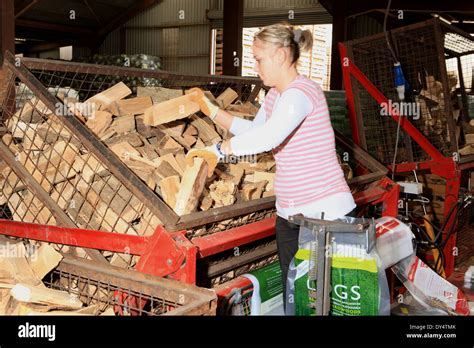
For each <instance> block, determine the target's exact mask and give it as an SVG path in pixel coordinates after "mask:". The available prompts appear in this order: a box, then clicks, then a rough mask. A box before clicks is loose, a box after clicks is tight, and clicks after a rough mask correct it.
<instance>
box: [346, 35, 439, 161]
mask: <svg viewBox="0 0 474 348" xmlns="http://www.w3.org/2000/svg"><path fill="white" fill-rule="evenodd" d="M340 49H341V61H342V62H343V64H342V66H343V68H346V69H349V72H350V75H352V76H354V78H356V79H357V81H359V82H360V83H361V84H362V86H363V87H364V88H365V89H366V90H367V92H369V93H370V95H371V96H372V97H373V98H374V99H375V100H376V101H377V103H378V104H379V105H381V104H383V103H385V104H386V105H387V106H388V113H389V114H390V116H391V117H392V118H393V119H394V120H395V121H396V122H397V123H398V122H399V119H400V115H399V113H398V112H396V110H394V109H393V108H392V106H391V103H389V101H388V99H387V97H385V96H384V95H383V93H382V92H380V91H379V90H378V89H377V87H375V85H374V84H373V83H372V82H371V81H370V80H369V79H368V78H367V77H366V76H365V75H364V74H363V73H362V71H360V70H359V68H358V67H357V66H356V65H355V64H354V63H353V62H352V61H350V59H349V57H347V52H346V49H345V47H344V45H343V44H342V43H341V44H340ZM346 75H347V73H346ZM346 79H350V77H347V78H346ZM345 82H346V80H345ZM346 92H347V88H346ZM400 125H401V127H402V128H403V129H404V130H405V131H406V132H407V133H408V134H409V135H410V136H411V137H412V138H413V139H414V140H415V141H416V142H417V143H418V145H420V146H421V148H422V149H423V150H424V151H426V153H427V154H428V155H430V157H432V158H433V159H436V160H441V159H443V158H444V157H443V155H442V154H441V153H440V152H439V151H438V150H437V149H436V148H435V147H434V146H433V145H432V144H431V143H430V142H429V140H428V139H426V137H425V136H424V135H423V134H422V133H421V132H420V131H419V130H418V129H416V127H415V126H413V124H412V123H411V122H409V121H408V120H407V119H406V117H405V118H402V119H401V121H400Z"/></svg>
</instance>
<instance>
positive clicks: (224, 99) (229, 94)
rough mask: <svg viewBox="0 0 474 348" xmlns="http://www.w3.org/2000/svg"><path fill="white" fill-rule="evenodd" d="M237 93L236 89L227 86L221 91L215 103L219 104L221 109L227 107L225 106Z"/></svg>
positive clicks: (231, 101) (235, 97)
mask: <svg viewBox="0 0 474 348" xmlns="http://www.w3.org/2000/svg"><path fill="white" fill-rule="evenodd" d="M238 97H239V95H238V94H237V92H236V91H234V90H233V89H232V88H230V87H229V88H227V89H226V90H225V91H224V92H222V93H221V94H220V95H219V96H218V97H217V98H216V100H217V103H218V104H219V105H220V107H221V108H222V109H227V107H228V106H229V105H230V104H232V103H233V102H234V101H235V100H236V99H237V98H238Z"/></svg>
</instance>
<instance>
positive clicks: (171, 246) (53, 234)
mask: <svg viewBox="0 0 474 348" xmlns="http://www.w3.org/2000/svg"><path fill="white" fill-rule="evenodd" d="M398 193H399V187H398V185H396V184H395V183H393V182H392V181H391V180H390V179H388V178H383V179H381V180H380V181H379V182H378V183H377V186H375V187H373V188H370V189H368V190H366V191H363V192H359V193H356V194H355V195H354V198H355V201H356V203H357V205H359V206H361V205H365V204H377V203H380V202H383V203H384V215H390V216H396V212H397V208H398ZM274 233H275V218H274V217H273V218H268V219H264V220H261V221H258V222H254V223H251V224H247V225H243V226H239V227H235V228H233V229H230V230H227V231H224V232H220V233H214V234H211V235H209V236H204V237H197V238H194V239H192V240H189V239H187V238H186V236H185V234H186V231H178V232H173V233H170V232H168V231H166V230H165V229H164V227H163V226H162V225H159V226H157V228H156V230H155V233H154V234H153V235H151V236H148V237H140V236H132V235H125V234H120V233H111V232H103V231H94V230H85V229H79V228H67V227H57V226H48V225H38V224H30V223H23V222H17V221H11V220H4V219H0V234H3V235H8V236H13V237H18V238H29V239H34V240H40V241H45V242H50V243H57V244H64V245H70V246H76V247H82V248H92V249H98V250H106V251H111V252H116V253H122V254H123V253H125V254H131V255H137V256H140V260H139V261H138V263H137V265H136V267H135V268H136V269H137V270H138V271H140V272H143V273H147V274H152V275H156V276H161V277H164V276H167V277H170V278H173V279H178V280H180V281H183V282H186V283H190V284H195V282H196V261H197V258H204V257H207V256H210V255H214V254H217V253H219V252H222V251H224V250H229V249H232V248H235V247H239V246H242V245H244V244H247V243H250V242H253V241H256V240H260V239H263V238H266V237H269V236H271V235H273V234H274Z"/></svg>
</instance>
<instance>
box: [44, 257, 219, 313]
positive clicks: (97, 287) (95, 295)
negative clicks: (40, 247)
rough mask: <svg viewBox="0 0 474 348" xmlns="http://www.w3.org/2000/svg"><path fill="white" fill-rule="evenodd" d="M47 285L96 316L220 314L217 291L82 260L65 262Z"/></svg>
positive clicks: (74, 259)
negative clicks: (79, 302)
mask: <svg viewBox="0 0 474 348" xmlns="http://www.w3.org/2000/svg"><path fill="white" fill-rule="evenodd" d="M44 283H45V285H46V286H47V287H48V288H51V289H55V290H61V291H66V292H67V293H69V294H70V295H71V296H73V297H74V298H76V299H78V300H79V301H81V302H82V303H83V305H84V307H88V308H92V309H93V311H92V312H90V314H95V315H101V314H106V315H107V314H109V315H120V316H124V315H127V316H156V315H215V314H216V303H217V297H216V295H215V293H214V291H213V290H208V289H202V288H198V287H196V286H193V285H189V284H185V283H182V282H178V281H175V280H170V279H163V278H158V277H153V276H149V275H145V274H142V273H138V272H135V271H132V270H123V269H122V268H119V267H113V266H109V265H105V266H104V265H103V264H98V263H96V262H94V261H90V260H84V259H79V258H72V257H69V258H65V259H63V261H61V263H60V264H59V266H58V267H57V268H56V269H55V270H53V271H52V272H50V273H49V274H48V275H47V276H46V278H45V279H44Z"/></svg>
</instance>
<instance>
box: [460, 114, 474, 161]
mask: <svg viewBox="0 0 474 348" xmlns="http://www.w3.org/2000/svg"><path fill="white" fill-rule="evenodd" d="M462 128H463V130H464V138H465V140H466V144H465V146H464V147H463V148H461V149H459V153H460V154H461V155H462V156H465V155H474V120H471V121H470V122H469V123H467V122H463V123H462Z"/></svg>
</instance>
